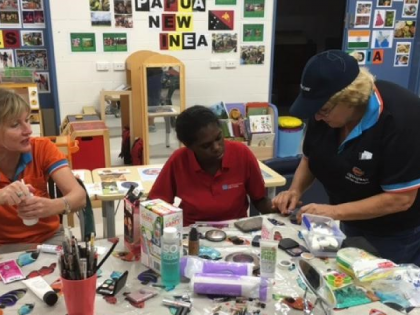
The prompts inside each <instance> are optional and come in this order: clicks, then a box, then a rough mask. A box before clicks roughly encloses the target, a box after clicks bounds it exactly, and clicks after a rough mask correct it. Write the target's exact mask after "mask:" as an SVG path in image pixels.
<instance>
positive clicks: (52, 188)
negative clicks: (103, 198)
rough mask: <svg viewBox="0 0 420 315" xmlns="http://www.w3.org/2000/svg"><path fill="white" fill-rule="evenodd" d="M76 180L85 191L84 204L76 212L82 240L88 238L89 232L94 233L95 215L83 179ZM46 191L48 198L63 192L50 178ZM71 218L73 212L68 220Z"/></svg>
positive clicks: (59, 195) (55, 196)
mask: <svg viewBox="0 0 420 315" xmlns="http://www.w3.org/2000/svg"><path fill="white" fill-rule="evenodd" d="M76 180H77V182H78V183H79V185H80V186H82V187H83V189H84V190H85V192H86V206H85V207H84V208H83V209H81V210H80V211H78V212H77V213H76V214H77V216H78V218H79V222H80V235H81V240H83V241H84V240H87V239H89V238H90V235H91V233H94V234H95V235H96V230H95V217H94V215H93V208H92V203H91V201H90V198H89V194H88V193H87V191H86V187H85V185H84V184H83V181H82V180H80V179H79V178H76ZM48 193H49V195H50V198H52V199H54V198H60V197H62V196H63V194H62V193H61V191H60V190H59V189H58V188H57V186H56V184H55V183H54V181H53V180H52V179H51V178H50V179H49V181H48ZM72 218H73V214H71V220H70V219H69V221H71V222H73V219H72ZM60 222H61V223H62V216H60ZM69 225H70V226H74V224H73V225H71V224H69Z"/></svg>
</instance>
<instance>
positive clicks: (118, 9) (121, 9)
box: [114, 0, 133, 28]
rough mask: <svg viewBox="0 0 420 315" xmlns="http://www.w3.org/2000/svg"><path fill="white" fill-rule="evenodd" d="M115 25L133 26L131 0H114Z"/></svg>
mask: <svg viewBox="0 0 420 315" xmlns="http://www.w3.org/2000/svg"><path fill="white" fill-rule="evenodd" d="M114 17H115V27H124V28H133V7H132V5H131V0H114Z"/></svg>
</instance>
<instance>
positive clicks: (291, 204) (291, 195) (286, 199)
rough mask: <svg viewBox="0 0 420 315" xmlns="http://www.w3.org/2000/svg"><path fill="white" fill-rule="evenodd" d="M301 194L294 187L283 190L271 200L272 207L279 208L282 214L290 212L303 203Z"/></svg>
mask: <svg viewBox="0 0 420 315" xmlns="http://www.w3.org/2000/svg"><path fill="white" fill-rule="evenodd" d="M300 196H301V194H300V193H298V192H297V191H296V190H293V189H292V190H286V191H282V192H280V193H279V194H278V195H277V196H276V197H274V198H273V200H271V203H272V207H273V208H276V209H278V210H279V211H280V213H281V214H290V212H291V211H292V210H294V209H295V208H296V207H298V206H300V205H301V204H302V202H301V201H300Z"/></svg>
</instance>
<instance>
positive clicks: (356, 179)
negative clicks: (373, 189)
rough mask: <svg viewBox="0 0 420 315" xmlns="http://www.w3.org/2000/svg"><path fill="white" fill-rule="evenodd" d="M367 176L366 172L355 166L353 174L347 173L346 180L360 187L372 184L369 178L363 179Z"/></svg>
mask: <svg viewBox="0 0 420 315" xmlns="http://www.w3.org/2000/svg"><path fill="white" fill-rule="evenodd" d="M364 175H365V172H364V171H363V170H361V169H360V168H358V167H356V166H354V167H353V168H352V169H351V172H347V174H346V177H345V178H346V179H347V180H349V181H351V182H353V183H355V184H359V185H366V184H369V183H370V180H369V178H365V177H363V176H364Z"/></svg>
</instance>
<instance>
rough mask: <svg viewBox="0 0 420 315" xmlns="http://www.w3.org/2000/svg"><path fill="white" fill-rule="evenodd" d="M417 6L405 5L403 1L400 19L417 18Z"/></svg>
mask: <svg viewBox="0 0 420 315" xmlns="http://www.w3.org/2000/svg"><path fill="white" fill-rule="evenodd" d="M418 8H419V5H418V3H416V4H412V3H407V2H405V1H404V6H403V12H402V15H401V16H402V17H403V18H404V17H406V18H414V17H417V11H418Z"/></svg>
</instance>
